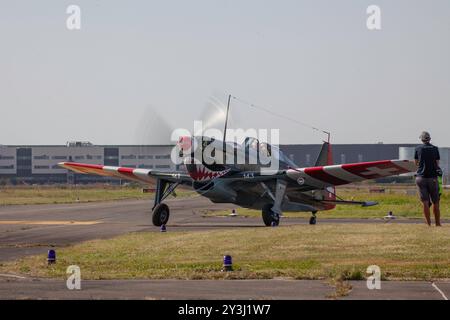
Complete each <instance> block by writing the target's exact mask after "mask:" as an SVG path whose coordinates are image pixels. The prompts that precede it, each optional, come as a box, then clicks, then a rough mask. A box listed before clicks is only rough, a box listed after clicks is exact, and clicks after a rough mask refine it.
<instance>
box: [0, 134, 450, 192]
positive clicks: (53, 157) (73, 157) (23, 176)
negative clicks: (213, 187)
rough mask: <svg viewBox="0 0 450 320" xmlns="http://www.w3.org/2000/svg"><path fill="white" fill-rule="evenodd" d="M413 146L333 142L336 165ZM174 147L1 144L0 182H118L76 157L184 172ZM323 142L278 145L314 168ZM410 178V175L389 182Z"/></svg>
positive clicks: (408, 154) (406, 151) (402, 155)
mask: <svg viewBox="0 0 450 320" xmlns="http://www.w3.org/2000/svg"><path fill="white" fill-rule="evenodd" d="M415 146H416V145H415V144H383V143H378V144H335V145H333V157H334V163H336V164H342V163H355V162H365V161H376V160H383V159H404V160H406V159H408V160H411V159H413V158H414V148H415ZM172 148H173V146H172V145H116V146H113V145H94V144H92V143H90V142H78V141H77V142H68V143H67V144H66V145H35V146H24V145H7V146H5V145H0V184H8V183H12V184H48V183H70V184H84V183H120V181H118V180H117V179H111V178H108V177H99V176H91V175H82V174H74V173H73V172H69V171H68V170H66V169H64V168H61V167H59V166H58V163H59V162H64V161H73V162H83V163H89V164H103V165H109V166H122V167H129V168H145V169H155V170H158V171H165V170H167V171H174V170H184V168H183V167H184V166H183V165H181V166H177V165H175V164H173V163H172V161H171V158H170V154H171V151H172ZM320 148H321V145H320V144H306V145H304V144H290V145H280V149H281V150H282V151H283V152H284V153H285V154H287V155H288V156H289V157H290V158H291V160H293V161H294V162H295V163H296V164H297V165H298V166H299V167H307V166H313V165H314V163H315V160H316V157H317V155H318V153H319V151H320ZM440 153H441V167H442V169H443V171H444V183H445V184H449V181H450V179H449V172H450V164H449V157H450V148H440ZM402 180H404V181H411V178H409V179H408V177H400V178H399V177H397V178H390V180H388V181H402Z"/></svg>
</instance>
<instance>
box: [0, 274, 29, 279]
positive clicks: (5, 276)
mask: <svg viewBox="0 0 450 320" xmlns="http://www.w3.org/2000/svg"><path fill="white" fill-rule="evenodd" d="M0 277H4V278H15V279H26V277H21V276H16V275H15V274H4V273H0Z"/></svg>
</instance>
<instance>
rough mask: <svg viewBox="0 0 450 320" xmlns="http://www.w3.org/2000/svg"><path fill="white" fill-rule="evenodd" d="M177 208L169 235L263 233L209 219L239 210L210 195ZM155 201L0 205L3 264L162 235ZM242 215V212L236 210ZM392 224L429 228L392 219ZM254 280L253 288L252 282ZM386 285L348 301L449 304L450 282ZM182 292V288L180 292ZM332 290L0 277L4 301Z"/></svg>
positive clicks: (287, 284)
mask: <svg viewBox="0 0 450 320" xmlns="http://www.w3.org/2000/svg"><path fill="white" fill-rule="evenodd" d="M166 203H167V204H168V205H169V207H170V209H171V216H170V220H169V223H168V225H167V228H168V230H169V231H170V232H176V231H187V230H189V231H199V230H210V229H223V228H246V227H261V228H264V226H263V223H262V219H261V218H244V217H239V216H237V217H212V216H209V217H204V216H203V213H202V212H203V211H204V210H206V209H211V208H214V209H227V210H230V212H231V209H232V208H233V206H232V205H229V204H212V203H211V202H210V201H209V200H208V199H206V198H202V197H200V198H198V197H195V198H177V199H171V200H168V201H166ZM151 206H152V202H151V201H150V200H149V201H144V200H132V201H130V200H125V201H114V202H99V203H75V204H65V205H26V206H5V207H0V262H4V261H8V260H14V259H17V258H20V257H23V256H26V255H31V254H43V253H46V252H47V250H48V249H49V248H59V247H64V246H69V245H72V244H76V243H79V242H82V241H86V240H91V239H107V238H112V237H115V236H118V235H120V234H124V233H128V232H139V231H145V232H159V228H158V227H154V226H153V225H152V223H151ZM238 211H239V210H238ZM281 223H282V225H291V224H307V223H308V219H303V218H289V219H287V218H286V219H282V222H281ZM318 223H386V222H385V221H383V220H381V219H320V215H318ZM388 223H423V222H422V221H421V220H401V219H398V220H391V221H389V222H388ZM250 282H251V285H249V283H250ZM436 285H437V286H438V288H441V287H442V289H440V290H442V294H441V293H439V292H438V290H437V289H436V288H435V287H434V286H432V284H431V283H429V282H385V289H382V290H368V289H367V288H366V287H365V282H355V283H354V285H353V290H352V291H351V292H350V295H349V296H347V297H343V298H346V299H403V298H406V299H443V297H444V296H445V297H446V296H449V295H450V284H449V283H447V282H442V283H439V284H435V286H436ZM180 288H183V289H182V290H180ZM333 290H334V289H333V287H332V286H330V285H329V284H327V283H324V282H322V281H293V280H244V281H236V280H233V281H206V280H205V281H180V280H157V281H153V280H133V281H125V280H111V281H106V280H101V281H83V287H82V290H79V291H70V290H68V289H67V288H66V286H65V281H62V280H44V279H27V278H20V277H19V278H17V277H14V276H10V275H0V299H10V298H13V299H60V298H64V299H86V298H88V299H90V298H92V299H102V298H105V299H106V298H108V299H118V298H125V299H199V298H206V299H221V298H226V299H262V298H265V299H327V298H329V297H330V294H332V292H333Z"/></svg>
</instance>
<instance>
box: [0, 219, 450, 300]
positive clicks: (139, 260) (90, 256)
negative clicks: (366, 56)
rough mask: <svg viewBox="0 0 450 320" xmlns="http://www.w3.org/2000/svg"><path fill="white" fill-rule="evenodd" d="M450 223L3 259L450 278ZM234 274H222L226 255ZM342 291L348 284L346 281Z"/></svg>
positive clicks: (243, 235)
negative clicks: (372, 268) (373, 269)
mask: <svg viewBox="0 0 450 320" xmlns="http://www.w3.org/2000/svg"><path fill="white" fill-rule="evenodd" d="M449 244H450V227H449V226H444V227H441V228H436V227H427V226H425V225H406V224H357V225H355V224H345V225H342V224H339V225H332V224H330V225H317V226H308V225H297V226H284V227H277V228H242V229H232V230H213V231H202V232H174V233H171V232H170V229H169V232H167V233H158V232H151V233H131V234H127V235H123V236H120V237H117V238H114V239H110V240H94V241H88V242H85V243H81V244H78V245H75V246H71V247H65V248H57V258H58V262H57V264H56V265H52V266H47V264H46V257H45V255H38V256H31V257H26V258H23V259H21V260H18V261H15V262H8V263H4V264H3V265H0V273H16V274H25V275H29V276H37V277H51V278H65V277H66V273H65V272H66V268H67V267H68V266H69V265H73V264H75V265H78V266H80V268H81V273H82V278H83V279H132V278H137V279H269V278H277V277H284V278H293V279H337V280H336V281H340V282H342V281H346V280H352V279H364V278H365V276H366V273H365V272H366V268H367V267H368V266H369V265H373V264H375V265H378V266H380V268H381V272H382V278H383V279H388V280H391V279H403V280H407V279H409V280H419V279H420V280H431V279H440V278H450V268H449V265H450V246H449ZM225 254H230V255H232V257H233V263H234V270H235V271H233V272H221V268H222V256H223V255H225ZM341 287H342V288H341V289H342V290H339V291H342V292H340V293H339V294H342V295H344V294H345V291H346V290H348V289H349V288H346V287H345V286H341Z"/></svg>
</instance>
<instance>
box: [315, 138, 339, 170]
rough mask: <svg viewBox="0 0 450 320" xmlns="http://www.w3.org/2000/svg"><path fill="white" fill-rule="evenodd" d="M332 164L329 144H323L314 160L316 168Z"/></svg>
mask: <svg viewBox="0 0 450 320" xmlns="http://www.w3.org/2000/svg"><path fill="white" fill-rule="evenodd" d="M332 164H334V163H333V153H332V151H331V144H330V143H329V142H324V143H323V145H322V149H321V150H320V153H319V155H318V156H317V160H316V164H315V166H316V167H320V166H329V165H332Z"/></svg>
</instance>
